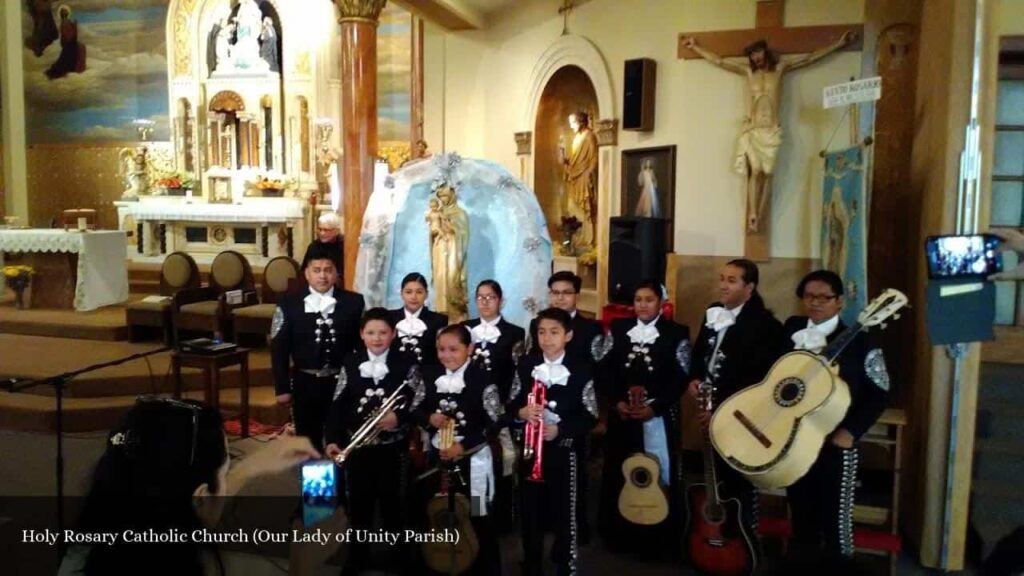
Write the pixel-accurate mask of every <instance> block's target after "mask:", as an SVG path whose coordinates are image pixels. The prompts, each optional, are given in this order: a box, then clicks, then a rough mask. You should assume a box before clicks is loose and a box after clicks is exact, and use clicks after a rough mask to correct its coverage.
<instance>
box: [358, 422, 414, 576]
mask: <svg viewBox="0 0 1024 576" xmlns="http://www.w3.org/2000/svg"><path fill="white" fill-rule="evenodd" d="M344 471H345V485H346V488H347V490H348V519H349V525H350V526H351V527H352V528H353V529H354V530H372V529H373V519H374V515H375V514H374V513H375V512H376V510H377V508H378V507H379V508H380V515H381V520H382V526H381V528H382V529H383V530H385V531H388V532H396V533H400V534H402V535H403V537H402V538H399V540H398V543H397V544H396V545H395V546H394V547H393V548H392V549H389V550H388V551H387V557H388V560H389V566H388V568H389V569H390V570H392V571H394V572H397V573H407V572H408V570H407V567H408V557H409V555H408V545H407V544H405V542H404V533H403V532H402V531H403V530H404V529H405V524H406V518H405V512H406V502H407V499H406V494H407V487H408V480H409V478H408V475H409V454H408V443H407V442H405V441H401V442H395V443H393V444H385V445H378V446H368V447H366V448H360V449H358V450H356V451H354V452H353V453H352V456H351V457H350V458H349V460H348V461H347V462H346V463H345V468H344ZM353 540H356V539H355V538H353ZM369 561H370V545H369V544H368V543H365V542H358V541H354V542H351V543H350V544H349V556H348V563H347V566H346V570H347V571H348V572H350V573H357V571H358V570H362V569H364V568H366V567H367V565H368V564H369Z"/></svg>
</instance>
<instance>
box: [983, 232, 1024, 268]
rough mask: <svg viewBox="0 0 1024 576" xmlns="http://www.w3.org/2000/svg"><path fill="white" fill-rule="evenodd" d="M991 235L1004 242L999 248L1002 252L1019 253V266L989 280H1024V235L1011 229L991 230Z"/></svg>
mask: <svg viewBox="0 0 1024 576" xmlns="http://www.w3.org/2000/svg"><path fill="white" fill-rule="evenodd" d="M989 233H990V234H992V235H993V236H996V237H998V238H1000V239H1001V240H1002V241H1003V242H1002V244H1000V246H999V251H1000V252H1007V251H1011V250H1012V251H1013V252H1016V253H1017V262H1018V264H1017V266H1016V267H1015V268H1013V269H1011V270H1005V271H1003V272H997V273H995V274H992V275H991V276H989V277H988V279H989V280H1024V233H1022V232H1020V231H1019V230H1013V229H1009V228H1003V229H996V230H990V231H989Z"/></svg>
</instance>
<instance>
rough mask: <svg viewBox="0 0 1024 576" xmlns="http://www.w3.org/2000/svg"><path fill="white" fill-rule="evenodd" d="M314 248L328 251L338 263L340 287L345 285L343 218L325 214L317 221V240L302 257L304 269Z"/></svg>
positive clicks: (330, 213)
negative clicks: (319, 247) (317, 247)
mask: <svg viewBox="0 0 1024 576" xmlns="http://www.w3.org/2000/svg"><path fill="white" fill-rule="evenodd" d="M314 246H321V247H323V248H326V249H327V252H328V253H329V254H330V255H331V257H332V259H333V260H334V261H335V262H337V263H338V286H343V285H344V284H345V279H344V278H343V277H342V272H343V270H344V268H345V266H344V264H343V263H344V262H345V238H344V236H342V234H341V218H339V217H338V215H337V214H335V213H334V212H324V213H323V214H321V215H320V217H319V218H317V221H316V240H313V241H312V242H310V243H309V246H308V247H307V248H306V254H305V256H303V257H302V267H303V268H305V267H306V263H307V262H309V257H310V251H311V250H312V249H313V247H314Z"/></svg>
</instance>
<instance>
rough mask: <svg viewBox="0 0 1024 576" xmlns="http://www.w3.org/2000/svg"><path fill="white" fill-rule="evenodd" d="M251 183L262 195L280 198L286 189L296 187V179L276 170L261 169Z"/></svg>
mask: <svg viewBox="0 0 1024 576" xmlns="http://www.w3.org/2000/svg"><path fill="white" fill-rule="evenodd" d="M250 185H251V186H252V188H253V189H254V190H256V192H257V193H258V194H259V195H260V196H265V197H268V198H280V197H282V196H284V191H285V190H291V189H292V188H294V187H295V180H294V179H292V178H289V177H288V176H285V175H284V174H282V173H280V172H277V171H274V170H261V171H259V172H257V173H256V176H255V178H254V179H253V180H252V181H251V182H250Z"/></svg>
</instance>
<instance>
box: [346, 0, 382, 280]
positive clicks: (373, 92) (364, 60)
mask: <svg viewBox="0 0 1024 576" xmlns="http://www.w3.org/2000/svg"><path fill="white" fill-rule="evenodd" d="M385 3H386V0H334V4H335V5H336V6H337V8H338V20H339V22H340V23H341V86H342V88H341V128H342V143H343V147H344V150H345V154H344V156H343V157H342V159H341V174H342V176H341V179H342V189H343V190H344V191H345V196H344V198H343V200H342V201H343V203H344V211H343V213H344V214H345V220H344V232H345V264H344V268H345V272H344V277H345V287H346V288H351V287H352V281H353V279H354V278H355V270H356V255H357V254H358V252H359V234H360V232H361V230H362V227H363V212H365V211H366V203H367V202H368V201H369V199H370V194H371V193H372V192H373V164H374V157H375V156H376V155H377V23H378V18H379V17H380V12H381V10H383V9H384V4H385Z"/></svg>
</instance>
